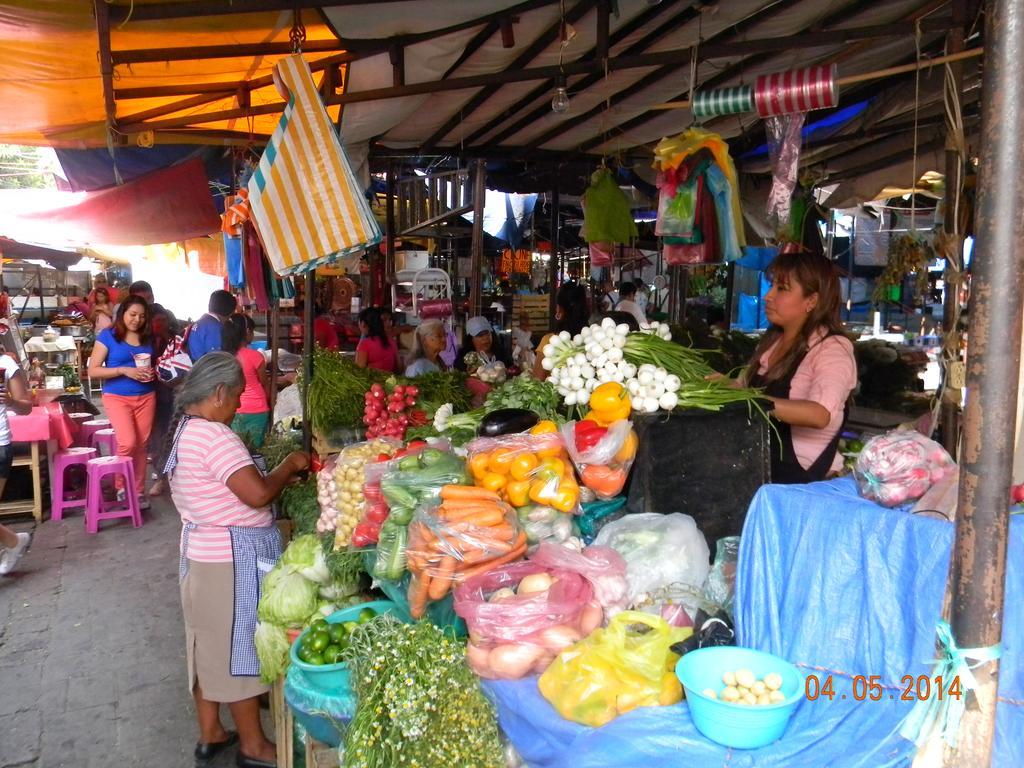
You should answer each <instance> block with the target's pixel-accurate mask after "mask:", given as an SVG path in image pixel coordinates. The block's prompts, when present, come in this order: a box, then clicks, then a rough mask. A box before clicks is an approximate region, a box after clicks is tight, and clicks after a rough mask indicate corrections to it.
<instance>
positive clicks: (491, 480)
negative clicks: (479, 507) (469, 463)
mask: <svg viewBox="0 0 1024 768" xmlns="http://www.w3.org/2000/svg"><path fill="white" fill-rule="evenodd" d="M507 484H508V478H507V477H505V475H499V474H498V473H496V472H488V473H487V474H485V475H484V476H483V478H481V479H480V480H479V481H478V482H477V485H479V486H480V487H481V488H486V489H487V490H488V491H494V492H495V493H497V492H498V491H500V490H502V489H503V488H504V487H505V486H506V485H507Z"/></svg>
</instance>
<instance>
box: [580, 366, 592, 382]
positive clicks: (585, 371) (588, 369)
mask: <svg viewBox="0 0 1024 768" xmlns="http://www.w3.org/2000/svg"><path fill="white" fill-rule="evenodd" d="M580 376H582V377H583V378H584V379H592V378H594V366H592V365H591V364H590V363H584V364H583V365H581V366H580Z"/></svg>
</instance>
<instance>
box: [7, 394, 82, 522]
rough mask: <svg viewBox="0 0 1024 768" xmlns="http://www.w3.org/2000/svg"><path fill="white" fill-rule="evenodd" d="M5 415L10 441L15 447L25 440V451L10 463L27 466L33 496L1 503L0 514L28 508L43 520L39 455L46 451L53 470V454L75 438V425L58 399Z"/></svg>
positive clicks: (36, 517) (19, 512) (27, 509)
mask: <svg viewBox="0 0 1024 768" xmlns="http://www.w3.org/2000/svg"><path fill="white" fill-rule="evenodd" d="M7 418H8V422H9V423H10V426H11V442H12V443H13V444H14V446H15V448H17V447H18V445H19V444H22V445H23V444H26V443H27V444H28V448H29V452H28V454H22V455H17V454H16V455H15V458H14V464H13V466H15V467H29V468H30V470H31V472H32V498H31V499H25V500H17V501H5V502H3V503H0V515H16V514H25V513H26V512H31V513H32V516H33V517H34V518H35V520H36V522H37V523H40V522H42V520H43V483H42V457H43V455H44V454H45V456H46V458H47V464H48V467H49V468H50V470H51V471H52V469H53V454H54V453H55V452H56V450H57V449H58V448H60V449H63V448H67V447H69V446H70V445H71V444H72V443H73V442H74V434H75V428H76V427H75V424H73V423H72V421H71V419H69V418H68V417H67V415H66V414H65V413H64V410H63V408H61V406H60V405H59V404H58V403H47V404H45V405H40V406H36V407H35V408H33V409H32V412H31V413H29V414H26V415H25V416H19V415H17V414H15V413H11V412H8V414H7Z"/></svg>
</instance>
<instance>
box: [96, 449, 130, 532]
mask: <svg viewBox="0 0 1024 768" xmlns="http://www.w3.org/2000/svg"><path fill="white" fill-rule="evenodd" d="M110 475H114V476H116V475H121V476H122V477H123V478H124V500H123V501H104V500H103V486H102V481H103V478H104V477H108V476H110ZM121 517H129V518H131V521H132V527H133V528H141V527H142V511H141V509H140V508H139V498H138V496H137V495H136V493H135V470H134V469H132V460H131V457H129V456H102V457H100V458H98V459H91V460H90V461H89V464H88V491H87V493H86V504H85V532H86V533H99V530H100V521H101V520H116V519H117V518H121Z"/></svg>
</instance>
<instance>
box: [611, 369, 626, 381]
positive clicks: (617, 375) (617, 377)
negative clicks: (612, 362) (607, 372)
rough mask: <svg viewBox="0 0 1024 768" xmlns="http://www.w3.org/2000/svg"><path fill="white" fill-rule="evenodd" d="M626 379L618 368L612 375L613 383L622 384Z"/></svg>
mask: <svg viewBox="0 0 1024 768" xmlns="http://www.w3.org/2000/svg"><path fill="white" fill-rule="evenodd" d="M625 378H626V377H625V376H623V375H622V371H620V370H618V369H617V368H616V369H615V371H614V372H612V374H611V379H612V381H615V382H618V383H619V384H621V383H622V381H623V380H624V379H625Z"/></svg>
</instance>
